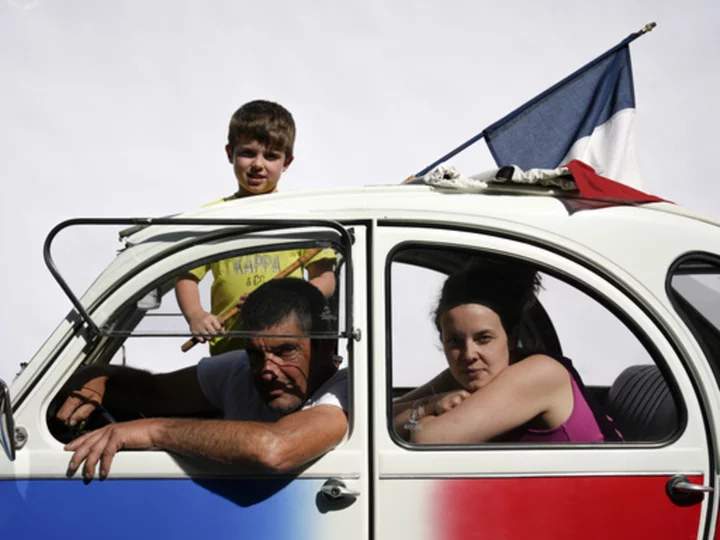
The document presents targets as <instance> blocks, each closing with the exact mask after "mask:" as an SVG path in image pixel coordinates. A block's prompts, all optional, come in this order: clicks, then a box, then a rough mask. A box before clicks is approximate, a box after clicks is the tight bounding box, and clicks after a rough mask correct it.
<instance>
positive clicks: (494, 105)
mask: <svg viewBox="0 0 720 540" xmlns="http://www.w3.org/2000/svg"><path fill="white" fill-rule="evenodd" d="M650 21H656V22H657V23H658V27H657V28H656V29H655V30H654V31H653V32H652V33H650V34H648V35H647V36H644V37H642V38H641V39H639V40H638V41H636V42H635V43H634V44H633V45H632V46H631V54H632V60H633V69H634V75H635V91H636V101H637V129H638V147H639V153H640V164H641V168H642V170H643V173H644V177H645V188H646V189H647V190H648V191H650V192H653V193H656V194H658V195H661V196H663V197H665V198H668V199H671V200H674V201H676V202H678V203H681V204H683V205H686V206H689V207H691V208H694V209H696V210H699V211H702V212H704V213H707V214H711V215H714V216H716V217H718V216H720V202H719V201H720V182H718V180H717V179H716V178H715V173H713V172H712V171H713V170H714V165H713V162H712V160H713V159H714V157H715V155H716V154H715V153H716V152H717V151H718V144H717V141H718V139H720V105H718V99H717V96H719V95H720V69H719V68H718V61H717V59H718V58H720V35H718V31H717V27H718V23H719V22H720V2H717V0H688V1H686V2H682V3H680V2H677V1H667V0H638V1H633V0H606V1H605V2H603V3H600V4H599V3H597V2H592V3H591V2H577V1H575V0H553V1H518V2H513V1H506V2H496V1H493V2H489V1H485V0H468V1H452V2H448V1H446V0H445V1H440V0H437V1H422V0H395V1H393V2H387V1H384V0H366V1H363V2H354V1H349V2H336V1H318V0H308V1H306V2H290V1H284V2H278V1H272V0H266V1H263V2H257V3H250V2H237V1H233V0H217V1H213V2H205V1H201V0H196V1H182V0H155V1H153V2H146V1H142V0H118V1H116V2H96V1H92V0H63V1H57V0H55V1H50V0H0V73H2V84H0V97H1V98H2V99H0V119H1V121H0V141H1V142H0V178H1V179H2V186H3V190H4V196H3V197H2V198H1V199H0V205H1V211H0V215H1V216H2V217H1V219H2V229H1V231H2V235H1V236H0V249H2V264H1V265H0V272H2V274H1V277H2V279H0V288H1V289H0V294H1V295H2V298H3V300H4V301H3V302H2V308H1V309H2V311H1V312H0V314H1V315H0V316H1V317H2V331H1V333H0V336H1V337H2V339H3V342H4V343H3V355H2V357H1V358H0V378H3V379H5V380H6V381H9V380H10V379H11V378H12V377H13V375H14V374H15V372H16V371H17V365H18V364H19V363H20V362H22V361H27V360H29V359H30V358H31V357H32V355H33V354H34V353H35V351H36V350H37V349H38V348H39V347H40V345H41V344H42V342H43V341H44V340H45V339H46V338H47V336H48V335H49V334H50V332H51V331H52V330H53V328H55V326H56V325H57V324H58V323H59V322H60V320H61V319H62V318H63V317H64V315H65V314H66V313H67V312H68V311H69V309H70V303H69V301H68V300H67V299H66V298H65V296H64V295H63V294H62V292H61V291H60V289H59V288H58V287H57V286H56V284H55V282H54V281H53V279H52V278H51V276H50V274H49V273H48V271H47V269H46V268H45V266H44V263H43V260H42V244H43V241H44V238H45V236H46V234H47V233H48V231H49V230H50V229H51V228H52V227H53V226H54V225H55V224H56V223H58V222H59V221H62V220H64V219H68V218H71V217H78V216H84V217H89V216H97V217H110V216H113V217H116V216H117V217H119V216H159V215H167V214H172V213H177V212H181V211H184V210H189V209H192V208H195V207H197V206H199V205H201V204H203V203H205V202H208V201H212V200H216V199H218V198H219V197H221V196H224V195H227V194H230V193H231V192H232V191H233V188H234V186H235V184H234V178H233V176H232V172H231V169H230V166H229V165H228V163H227V161H226V159H225V157H224V153H223V146H224V144H225V137H226V130H227V122H228V119H229V117H230V115H231V113H232V112H233V111H234V110H235V109H236V108H237V107H238V106H239V105H240V104H242V103H244V102H246V101H249V100H251V99H256V98H265V99H271V100H274V101H278V102H280V103H282V104H284V105H285V106H286V107H288V108H289V109H290V110H291V111H292V112H293V114H294V116H295V119H296V121H297V124H298V140H297V144H296V156H297V157H296V160H295V162H294V163H293V165H292V167H291V168H290V169H289V170H288V172H287V173H286V174H285V176H284V177H283V179H282V182H281V188H282V189H283V190H285V191H287V190H297V189H306V188H318V187H330V186H355V185H363V184H379V183H380V184H382V183H389V184H392V183H397V182H399V181H401V180H402V179H404V178H405V177H407V176H408V175H410V174H411V173H413V172H416V171H418V170H419V169H422V168H423V167H424V166H425V165H427V164H429V163H430V162H432V161H434V160H435V159H436V158H437V157H439V156H440V155H442V154H444V153H445V152H447V151H448V150H450V149H452V148H453V147H455V146H456V145H457V144H459V143H461V142H463V141H464V140H465V139H467V138H469V137H471V136H472V135H474V134H475V133H477V132H479V131H481V130H482V129H483V128H484V127H485V126H487V125H488V124H490V123H492V122H493V121H495V120H497V119H498V118H500V117H502V116H504V115H505V114H506V113H508V112H510V111H511V110H513V109H514V108H516V107H517V106H519V105H520V104H522V103H523V102H525V101H526V100H528V99H529V98H531V97H533V96H534V95H536V94H538V93H539V92H541V91H543V90H544V89H545V88H547V87H548V86H550V85H552V84H554V83H555V82H557V81H558V80H560V79H562V78H563V77H565V76H566V75H568V74H570V73H571V72H573V71H574V70H575V69H577V68H578V67H580V66H581V65H583V64H584V63H586V62H588V61H589V60H591V59H592V58H594V57H595V56H597V55H598V54H600V53H602V52H604V51H605V50H607V49H609V48H610V47H612V46H613V45H615V44H616V43H618V42H619V41H620V40H622V39H623V38H625V37H626V36H627V35H628V34H630V33H632V32H635V31H637V30H639V29H640V28H641V27H642V26H643V25H645V24H646V23H648V22H650ZM454 164H455V165H456V166H457V167H458V168H459V169H460V170H461V171H463V172H464V173H466V174H472V173H475V172H479V171H482V170H485V169H488V168H491V167H492V166H493V162H492V159H491V158H490V155H489V153H488V152H487V149H486V148H485V146H484V143H482V142H481V143H479V144H478V145H476V147H473V148H471V149H470V150H468V151H466V152H465V153H464V154H463V155H462V157H461V158H459V159H457V160H456V161H455V162H454ZM116 247H117V245H116V244H115V241H114V236H113V235H112V234H111V235H109V236H107V242H105V241H101V240H98V239H97V238H96V237H92V238H89V239H87V240H84V241H82V242H80V241H76V240H73V241H68V243H67V244H66V245H62V244H60V245H59V253H58V262H59V263H60V265H61V268H62V270H63V272H64V273H65V274H67V275H69V276H71V282H72V283H73V284H74V285H75V284H76V285H77V287H78V288H79V289H83V288H84V287H85V286H86V285H87V284H88V283H89V280H90V279H92V276H93V275H94V274H95V273H96V272H97V270H99V268H101V267H102V266H103V265H104V264H105V261H100V262H98V261H93V262H86V260H87V261H90V260H92V259H93V258H98V257H96V255H97V254H98V252H103V253H104V252H107V254H109V255H110V256H111V255H112V253H113V250H114V249H116ZM98 265H99V266H98Z"/></svg>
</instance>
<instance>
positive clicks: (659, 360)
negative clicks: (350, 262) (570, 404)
mask: <svg viewBox="0 0 720 540" xmlns="http://www.w3.org/2000/svg"><path fill="white" fill-rule="evenodd" d="M403 225H404V226H408V225H407V224H403ZM463 232H470V233H473V234H479V235H481V236H495V237H497V236H500V237H501V238H504V239H506V240H510V241H512V242H519V243H523V244H526V245H530V246H532V247H533V248H536V249H540V250H542V251H545V252H549V253H551V254H552V255H554V256H559V257H562V258H564V259H566V260H567V261H569V262H571V263H574V264H580V265H581V266H583V267H584V268H586V269H587V270H589V271H590V272H592V273H594V274H595V275H597V276H598V277H599V278H600V279H602V280H603V281H604V282H605V283H606V284H607V285H608V286H610V287H613V288H614V289H615V290H616V291H617V292H618V293H620V294H622V295H623V296H624V297H625V298H627V299H628V300H629V301H631V302H632V303H634V304H635V305H636V306H637V307H639V308H640V309H641V310H642V311H643V312H644V313H645V314H646V315H647V316H648V318H649V319H650V320H651V322H652V323H653V324H655V327H656V328H657V329H658V330H660V331H661V332H662V334H663V335H664V336H665V338H666V339H667V341H668V343H669V344H670V345H671V346H672V348H673V349H674V350H675V353H676V354H677V356H678V358H680V359H681V361H682V362H683V364H684V365H686V362H685V360H684V358H685V356H684V355H683V354H682V352H681V351H680V350H679V348H678V346H677V343H676V342H675V340H674V339H673V338H672V337H671V336H670V335H668V332H667V330H666V328H665V326H664V325H663V324H658V321H657V317H656V316H655V315H654V314H653V313H651V312H650V311H649V310H648V309H647V307H646V306H645V305H644V304H643V303H642V302H639V301H638V299H637V298H636V297H635V296H634V295H633V294H628V291H627V288H626V287H625V286H622V285H621V284H619V283H618V282H617V280H615V279H612V278H611V277H610V276H609V275H607V274H606V273H605V272H602V271H601V270H602V269H601V268H598V267H597V266H595V265H591V264H588V262H587V261H585V260H582V259H578V258H577V257H572V256H568V254H567V253H564V252H562V251H561V250H557V249H548V246H545V245H543V244H541V243H538V242H527V241H524V239H519V238H516V237H510V238H508V237H507V236H506V235H494V234H492V232H488V231H477V230H465V229H463ZM413 248H424V249H437V250H438V251H439V252H441V251H455V252H458V251H465V252H468V253H472V255H473V256H475V257H481V256H482V254H483V253H485V254H488V255H490V257H492V258H495V259H501V260H506V261H509V260H512V261H517V262H519V263H522V264H529V265H531V266H533V267H534V268H536V269H537V270H538V271H540V272H543V273H545V274H548V275H550V276H552V277H553V278H555V279H557V280H559V281H562V282H563V283H564V284H565V285H567V286H570V287H573V288H574V289H576V290H577V291H579V292H582V293H584V294H585V295H587V296H588V297H589V298H591V299H593V300H594V301H596V302H598V303H599V304H600V305H601V306H602V307H604V308H605V309H606V310H607V311H608V312H609V313H610V314H612V315H613V316H614V317H616V318H617V319H618V320H619V321H620V322H621V323H622V324H624V325H625V327H626V328H627V329H628V330H629V331H630V332H631V333H632V335H633V336H634V337H635V338H636V339H637V340H638V342H639V343H640V344H641V345H642V347H643V348H644V349H645V350H646V351H647V353H648V357H649V358H650V359H652V361H653V363H654V365H655V366H656V367H657V368H658V369H659V370H660V373H661V374H662V376H663V378H664V380H665V382H666V383H667V385H668V389H669V391H670V393H671V395H672V398H673V401H674V404H675V407H676V410H677V416H678V426H677V429H676V430H675V431H674V432H673V433H672V435H671V436H670V437H667V438H665V439H662V440H660V441H620V442H603V443H595V444H588V443H531V444H528V443H501V442H486V443H478V444H442V445H419V444H413V443H410V442H409V441H405V440H403V439H401V438H400V437H399V436H398V435H397V433H396V432H395V429H394V428H393V412H392V409H393V407H392V404H393V401H392V395H393V386H392V381H393V370H392V365H393V357H392V350H393V340H392V336H393V328H392V320H393V315H392V286H393V285H392V264H393V262H394V261H395V259H396V257H397V254H398V253H399V252H401V251H403V250H405V249H413ZM402 263H403V264H409V263H407V262H404V261H403V262H402ZM417 266H420V267H423V268H430V269H432V270H436V271H439V270H438V269H437V268H432V267H429V266H428V267H425V266H422V265H417ZM384 276H385V282H386V284H387V286H386V291H385V295H386V297H385V319H386V330H385V332H386V335H385V348H386V350H385V358H386V361H385V369H386V396H387V397H388V399H387V400H386V401H387V405H386V429H387V431H388V434H389V437H390V439H391V440H392V441H393V442H394V444H395V445H397V446H400V447H402V448H403V449H405V450H410V451H419V452H423V451H430V452H432V451H458V450H459V451H475V450H488V449H501V448H502V449H510V450H511V449H523V450H524V449H528V448H532V449H535V448H536V449H538V450H540V449H545V450H547V449H549V448H557V449H568V448H588V447H590V448H601V449H607V448H613V447H623V448H631V447H642V448H648V447H657V448H659V447H664V446H669V445H672V444H673V443H674V442H675V441H677V440H678V439H679V438H680V437H682V435H683V433H684V431H685V429H686V425H687V407H686V404H685V401H684V399H683V395H682V392H681V391H680V389H679V386H678V384H677V381H676V380H675V377H674V376H673V374H672V370H671V369H670V368H669V367H668V365H667V363H666V361H665V359H664V358H663V356H662V354H661V353H660V351H659V350H658V348H657V347H656V346H655V344H654V343H653V341H652V340H651V339H650V337H649V336H648V335H647V334H646V333H645V332H644V331H643V330H642V328H641V327H640V325H638V324H636V323H635V322H634V321H633V319H632V318H631V317H630V315H629V314H627V313H626V312H625V311H624V310H623V309H622V308H621V307H620V306H619V305H617V304H616V303H615V302H614V301H612V300H611V299H610V298H608V297H606V296H605V295H604V294H603V293H602V292H600V291H598V290H596V289H594V288H593V287H592V286H590V285H589V284H587V283H585V282H583V281H581V280H578V279H577V277H575V276H573V275H571V274H568V273H567V272H565V271H563V270H560V269H558V268H554V267H552V266H550V265H549V264H548V263H546V262H544V261H540V260H538V259H537V258H536V257H535V258H532V257H528V256H525V255H514V254H511V253H508V252H506V251H503V250H497V249H492V248H489V247H479V246H477V245H468V244H454V243H451V242H438V241H429V240H406V241H402V242H399V243H397V244H395V245H394V246H393V247H392V249H390V250H389V252H388V254H387V258H386V260H385V268H384ZM550 322H551V324H552V321H550ZM691 379H692V378H691ZM705 421H707V419H705Z"/></svg>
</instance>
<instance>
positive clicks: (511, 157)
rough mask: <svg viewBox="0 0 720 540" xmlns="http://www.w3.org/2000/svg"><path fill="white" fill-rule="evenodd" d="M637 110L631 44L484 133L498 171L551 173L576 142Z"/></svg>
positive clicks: (569, 79)
mask: <svg viewBox="0 0 720 540" xmlns="http://www.w3.org/2000/svg"><path fill="white" fill-rule="evenodd" d="M634 107H635V94H634V91H633V80H632V69H631V65H630V51H629V48H628V47H627V45H626V46H624V47H622V48H620V49H619V50H617V51H616V52H615V53H613V54H611V55H609V56H607V57H605V58H603V59H602V60H601V61H599V62H597V63H596V64H595V65H593V66H592V67H590V68H589V69H586V70H585V71H584V72H582V73H581V74H580V76H577V77H571V78H568V79H567V80H566V81H564V84H561V85H559V86H556V87H555V88H554V89H553V91H552V92H550V93H546V94H545V95H544V96H542V99H537V100H532V101H531V102H530V103H528V104H527V105H525V106H524V107H521V108H520V109H518V110H517V111H516V112H515V113H513V114H512V115H508V116H507V117H505V118H504V119H503V120H501V121H500V122H497V123H495V124H493V125H492V126H490V127H489V128H487V129H486V130H485V131H484V133H485V139H486V141H487V144H488V146H489V148H490V151H491V152H492V155H493V158H494V159H495V161H496V163H497V164H498V166H504V165H518V166H519V167H521V168H522V169H531V168H546V169H551V168H554V167H557V166H558V165H560V164H561V161H562V160H563V158H564V157H565V156H566V155H567V153H568V151H569V150H570V148H571V147H572V145H573V144H574V143H575V141H577V140H578V139H581V138H582V137H586V136H588V135H590V134H591V133H592V132H593V131H594V130H595V129H596V128H597V127H599V126H600V125H602V124H604V123H605V122H607V121H608V120H609V119H610V118H611V117H612V116H613V115H615V114H616V113H618V112H619V111H622V110H625V109H628V108H634Z"/></svg>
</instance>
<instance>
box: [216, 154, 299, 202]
mask: <svg viewBox="0 0 720 540" xmlns="http://www.w3.org/2000/svg"><path fill="white" fill-rule="evenodd" d="M225 152H226V153H227V156H228V160H230V163H232V165H233V169H234V171H235V178H237V181H238V186H239V194H240V195H241V196H242V195H262V194H263V193H272V192H274V191H276V190H277V183H278V181H279V180H280V176H281V175H282V173H284V172H285V170H286V169H287V168H288V167H289V166H290V163H292V158H288V157H286V156H285V152H281V151H279V150H271V149H269V148H266V147H265V146H264V145H262V144H260V143H259V142H257V141H245V142H239V143H238V144H237V145H236V146H235V148H231V147H230V146H229V145H228V146H226V147H225Z"/></svg>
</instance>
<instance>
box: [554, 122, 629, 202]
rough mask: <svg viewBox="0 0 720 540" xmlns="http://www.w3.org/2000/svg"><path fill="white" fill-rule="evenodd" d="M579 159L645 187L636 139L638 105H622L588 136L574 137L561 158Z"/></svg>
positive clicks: (603, 172) (612, 176) (613, 176)
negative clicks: (625, 106)
mask: <svg viewBox="0 0 720 540" xmlns="http://www.w3.org/2000/svg"><path fill="white" fill-rule="evenodd" d="M573 159H579V160H581V161H583V162H585V163H587V164H588V165H590V166H591V167H592V168H593V169H595V172H597V173H598V174H599V175H601V176H605V177H607V178H610V179H612V180H616V181H617V182H622V183H623V184H625V185H628V186H630V187H633V188H635V189H639V190H642V189H643V187H642V186H643V181H642V175H641V174H640V166H639V161H638V158H637V150H636V142H635V109H623V110H622V111H618V112H617V113H615V114H614V115H613V116H611V117H610V118H609V119H608V121H607V122H605V123H604V124H601V125H599V126H598V127H596V128H595V130H594V131H593V132H592V133H591V134H590V135H589V136H587V137H583V138H581V139H578V140H577V141H575V143H574V144H573V145H572V147H570V151H569V152H568V153H567V155H566V156H565V158H564V159H563V161H562V164H563V165H564V164H566V163H568V162H569V161H571V160H573Z"/></svg>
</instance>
